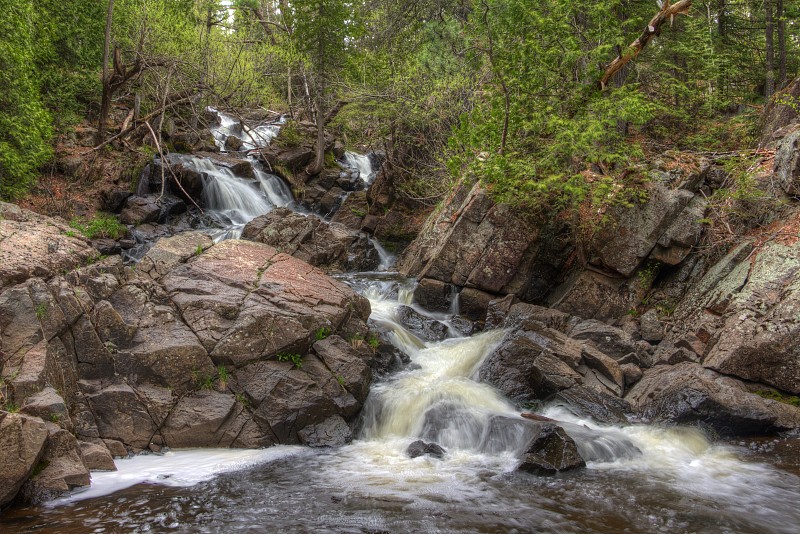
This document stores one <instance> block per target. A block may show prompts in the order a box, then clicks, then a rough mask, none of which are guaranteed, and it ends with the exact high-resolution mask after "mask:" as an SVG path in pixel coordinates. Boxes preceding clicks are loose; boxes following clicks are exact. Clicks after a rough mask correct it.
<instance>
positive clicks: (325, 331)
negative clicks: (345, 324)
mask: <svg viewBox="0 0 800 534" xmlns="http://www.w3.org/2000/svg"><path fill="white" fill-rule="evenodd" d="M330 335H331V329H330V328H327V327H325V326H323V327H322V328H320V329H319V330H317V331H316V332H314V339H316V340H317V341H322V340H323V339H327V337H328V336H330Z"/></svg>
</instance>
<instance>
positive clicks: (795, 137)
mask: <svg viewBox="0 0 800 534" xmlns="http://www.w3.org/2000/svg"><path fill="white" fill-rule="evenodd" d="M775 177H776V178H777V179H778V183H779V184H780V186H781V187H782V188H783V190H784V191H785V192H786V193H787V194H789V195H792V196H799V195H800V129H798V130H797V131H795V132H792V133H791V134H789V135H787V136H786V137H785V138H784V139H783V140H781V141H780V143H779V144H778V150H777V151H776V152H775Z"/></svg>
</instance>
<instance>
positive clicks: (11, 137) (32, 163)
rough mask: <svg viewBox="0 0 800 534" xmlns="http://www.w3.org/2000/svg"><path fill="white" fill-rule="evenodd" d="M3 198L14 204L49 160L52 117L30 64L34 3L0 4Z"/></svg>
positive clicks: (0, 192) (8, 0)
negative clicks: (13, 201) (1, 19)
mask: <svg viewBox="0 0 800 534" xmlns="http://www.w3.org/2000/svg"><path fill="white" fill-rule="evenodd" d="M0 12H2V13H3V15H4V21H3V24H1V25H0V87H2V91H0V199H2V200H13V199H15V198H17V197H19V196H20V195H22V194H23V193H25V192H26V191H27V189H28V188H29V187H30V186H31V185H32V183H33V181H34V179H35V176H36V172H37V170H38V168H39V167H40V166H41V165H42V164H43V163H44V162H45V161H47V159H48V158H49V157H50V155H51V153H52V150H51V148H50V145H49V140H50V137H51V135H52V128H51V125H50V114H49V113H48V112H47V110H46V109H45V108H44V105H43V102H42V98H41V95H40V93H39V88H38V84H37V80H36V78H35V75H34V71H33V70H32V69H31V64H32V63H33V62H34V58H35V35H34V33H33V28H32V26H31V20H33V18H34V16H35V11H34V9H33V2H31V1H30V0H21V1H17V0H13V1H12V0H0Z"/></svg>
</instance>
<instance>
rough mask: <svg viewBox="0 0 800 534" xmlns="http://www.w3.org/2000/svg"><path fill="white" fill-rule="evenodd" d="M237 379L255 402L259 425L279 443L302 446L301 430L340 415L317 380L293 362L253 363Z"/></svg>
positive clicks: (256, 418) (244, 368) (237, 374)
mask: <svg viewBox="0 0 800 534" xmlns="http://www.w3.org/2000/svg"><path fill="white" fill-rule="evenodd" d="M236 380H237V382H238V383H239V385H240V386H241V387H242V389H243V392H244V393H245V394H246V395H247V396H248V398H250V399H252V403H253V406H254V408H255V410H254V418H255V421H256V423H258V425H259V426H260V427H261V428H262V430H263V432H264V433H265V435H273V436H274V440H275V442H276V443H286V444H296V443H300V442H301V439H300V436H299V435H298V432H299V431H302V430H303V429H304V428H306V427H307V426H311V425H317V424H320V423H322V422H323V421H325V420H326V419H328V418H329V417H332V416H334V415H338V412H339V408H338V406H337V405H336V403H335V402H334V401H333V400H332V399H331V398H330V397H329V396H328V395H326V394H325V393H324V391H323V390H322V388H320V386H319V385H318V384H317V383H316V382H315V381H314V379H313V378H312V377H311V376H309V375H308V374H307V373H305V372H304V371H303V370H302V369H297V368H295V366H294V365H293V364H292V363H291V362H278V361H274V360H270V361H264V362H257V363H253V364H251V365H248V366H246V367H243V368H241V369H239V370H237V372H236Z"/></svg>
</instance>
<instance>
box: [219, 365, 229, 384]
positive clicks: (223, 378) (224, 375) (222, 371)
mask: <svg viewBox="0 0 800 534" xmlns="http://www.w3.org/2000/svg"><path fill="white" fill-rule="evenodd" d="M230 380H231V375H230V373H229V372H228V368H227V367H225V366H224V365H219V366H217V381H218V383H219V385H220V387H221V388H222V389H225V388H227V387H228V382H230Z"/></svg>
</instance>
